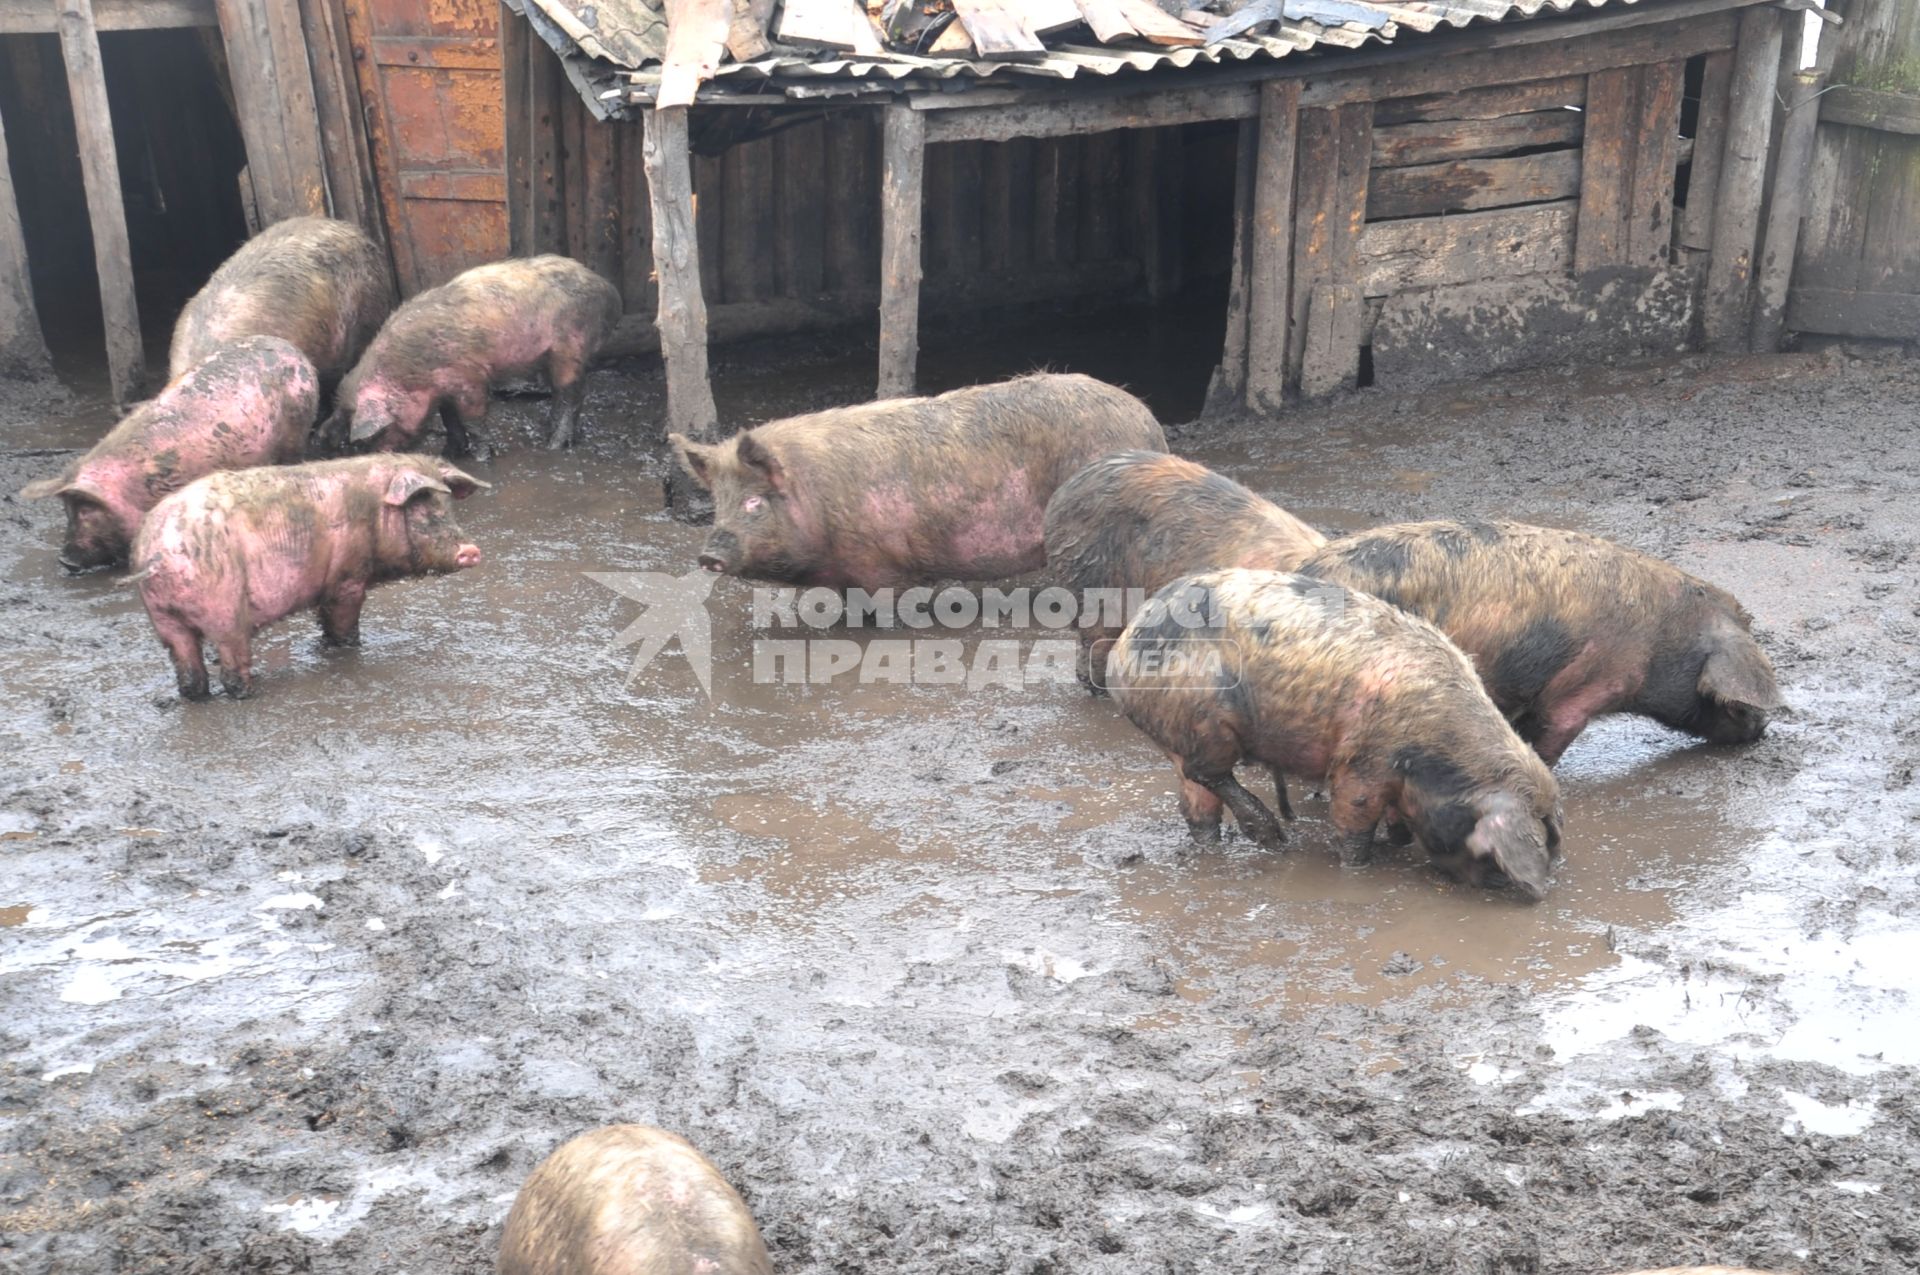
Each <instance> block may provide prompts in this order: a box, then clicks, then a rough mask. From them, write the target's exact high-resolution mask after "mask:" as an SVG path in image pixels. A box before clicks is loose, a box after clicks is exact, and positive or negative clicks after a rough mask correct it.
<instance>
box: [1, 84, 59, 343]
mask: <svg viewBox="0 0 1920 1275" xmlns="http://www.w3.org/2000/svg"><path fill="white" fill-rule="evenodd" d="M51 370H52V364H51V363H50V362H49V361H48V359H47V343H46V339H45V338H44V337H43V336H41V334H40V316H39V314H38V313H37V312H36V311H35V310H34V306H33V281H32V280H31V279H30V278H28V277H27V240H26V236H25V234H24V233H22V231H21V229H20V206H19V204H18V203H17V202H15V200H14V195H13V170H12V169H11V168H9V167H7V131H6V124H5V122H4V121H0V377H6V376H18V377H38V376H44V375H46V374H47V373H48V372H50V371H51Z"/></svg>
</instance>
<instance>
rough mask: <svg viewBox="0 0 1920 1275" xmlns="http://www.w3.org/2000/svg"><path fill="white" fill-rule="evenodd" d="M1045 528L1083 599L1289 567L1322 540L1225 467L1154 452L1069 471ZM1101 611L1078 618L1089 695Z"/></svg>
mask: <svg viewBox="0 0 1920 1275" xmlns="http://www.w3.org/2000/svg"><path fill="white" fill-rule="evenodd" d="M1045 532H1046V543H1047V572H1048V574H1049V575H1050V576H1051V577H1052V578H1053V581H1054V583H1056V584H1058V585H1061V586H1063V587H1065V588H1067V589H1070V590H1072V591H1073V592H1074V593H1075V595H1076V596H1079V597H1082V598H1084V597H1085V596H1086V593H1087V591H1088V590H1091V589H1120V590H1126V591H1129V594H1130V595H1132V596H1138V597H1143V598H1144V597H1150V596H1152V595H1153V594H1154V593H1157V592H1159V590H1160V588H1161V587H1162V586H1163V585H1165V584H1167V583H1169V582H1170V581H1173V580H1177V579H1179V578H1180V577H1181V576H1184V575H1191V574H1193V573H1194V572H1196V571H1206V570H1208V569H1210V568H1213V567H1252V568H1257V569H1259V570H1263V571H1291V570H1293V569H1294V568H1295V567H1296V566H1298V565H1299V564H1300V563H1302V562H1304V561H1306V559H1307V558H1308V557H1309V556H1310V555H1311V554H1312V553H1313V552H1314V550H1316V549H1318V548H1319V547H1320V546H1321V545H1323V544H1325V543H1327V538H1326V537H1325V536H1323V535H1321V534H1320V533H1319V532H1318V531H1315V530H1314V529H1313V528H1312V527H1309V526H1308V525H1307V524H1306V523H1304V522H1301V521H1300V520H1299V519H1298V518H1296V517H1294V516H1293V515H1292V514H1290V513H1288V512H1287V511H1286V510H1284V509H1282V508H1281V507H1280V506H1278V505H1276V504H1274V503H1273V502H1272V501H1270V500H1265V499H1263V498H1261V497H1259V496H1256V495H1254V494H1253V493H1252V492H1251V491H1248V490H1247V489H1246V488H1245V487H1242V486H1241V485H1240V484H1239V483H1237V482H1235V481H1233V479H1231V478H1228V477H1227V476H1226V475H1225V474H1218V473H1215V472H1214V471H1213V470H1211V469H1208V468H1207V467H1206V466H1204V465H1196V464H1195V463H1194V462H1192V461H1190V460H1183V459H1181V458H1180V457H1178V456H1169V455H1164V454H1162V453H1159V452H1121V453H1119V454H1117V455H1113V456H1107V457H1103V458H1102V459H1100V460H1096V461H1095V462H1093V464H1091V465H1088V466H1087V467H1086V468H1085V469H1083V470H1081V471H1080V472H1079V473H1077V474H1075V475H1074V476H1073V477H1072V478H1069V479H1068V480H1067V481H1066V482H1065V483H1063V484H1062V485H1061V487H1060V490H1059V491H1056V492H1054V493H1053V499H1052V500H1050V501H1048V502H1047V517H1046V525H1045ZM1132 591H1138V592H1137V595H1135V594H1133V592H1132ZM1101 618H1102V613H1101V612H1100V611H1099V610H1097V609H1094V610H1091V611H1089V612H1087V613H1084V614H1083V615H1082V616H1081V621H1080V624H1081V628H1080V659H1079V665H1078V669H1079V674H1080V681H1081V683H1082V685H1084V686H1086V687H1087V689H1088V690H1090V691H1092V692H1093V693H1094V694H1096V695H1097V694H1101V693H1102V692H1103V689H1104V688H1102V687H1101V686H1100V684H1099V671H1100V670H1101V669H1103V668H1105V667H1106V658H1107V651H1108V649H1109V648H1111V647H1112V645H1113V640H1114V639H1115V638H1117V637H1119V636H1120V627H1119V625H1106V624H1102V623H1099V621H1100V620H1101ZM1106 618H1112V617H1106ZM1280 800H1281V805H1282V806H1283V807H1284V806H1285V805H1286V797H1285V795H1284V793H1283V794H1282V796H1281V799H1280Z"/></svg>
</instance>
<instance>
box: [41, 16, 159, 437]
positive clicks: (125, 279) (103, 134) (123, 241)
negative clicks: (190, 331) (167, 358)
mask: <svg viewBox="0 0 1920 1275" xmlns="http://www.w3.org/2000/svg"><path fill="white" fill-rule="evenodd" d="M60 52H61V56H62V57H63V58H64V59H65V60H66V65H67V95H68V96H69V97H71V98H72V99H73V124H74V131H75V133H76V134H77V135H78V138H79V142H80V173H81V178H82V181H83V183H84V185H85V187H86V194H87V220H88V222H89V224H90V225H91V226H92V228H93V265H94V270H95V272H96V274H97V276H98V278H99V283H100V312H101V316H102V317H103V318H104V319H105V321H106V333H107V380H108V383H109V385H110V386H111V388H112V391H113V401H114V402H115V403H118V404H120V405H121V406H123V407H124V406H126V405H127V404H129V403H131V402H133V401H134V399H135V398H136V397H138V395H139V392H140V389H141V385H142V383H143V382H144V381H145V380H146V352H145V348H144V347H143V346H142V344H141V340H140V311H139V307H138V306H137V304H136V303H135V301H134V291H133V250H132V249H131V247H129V245H128V242H127V217H126V205H125V202H124V201H123V199H122V198H121V194H120V161H119V157H118V156H117V154H116V153H115V150H114V144H113V116H112V115H111V114H110V113H109V111H108V109H107V77H106V72H105V71H104V70H103V69H102V67H101V64H100V36H99V33H98V32H97V31H95V29H94V25H93V5H92V3H91V2H90V0H60Z"/></svg>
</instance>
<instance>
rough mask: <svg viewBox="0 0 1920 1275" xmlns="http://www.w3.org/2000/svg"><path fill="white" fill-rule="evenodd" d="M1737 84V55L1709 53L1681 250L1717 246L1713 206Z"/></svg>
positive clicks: (1725, 51)
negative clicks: (1730, 96)
mask: <svg viewBox="0 0 1920 1275" xmlns="http://www.w3.org/2000/svg"><path fill="white" fill-rule="evenodd" d="M1732 81H1733V51H1732V50H1731V49H1722V50H1721V51H1720V52H1718V53H1709V54H1708V55H1707V59H1706V65H1705V67H1704V68H1703V72H1702V75H1701V78H1700V112H1699V114H1698V116H1697V117H1696V118H1695V120H1694V125H1693V167H1692V168H1691V169H1690V170H1688V174H1687V207H1686V210H1685V211H1684V212H1683V213H1681V215H1680V246H1681V247H1682V248H1689V249H1697V250H1700V251H1705V250H1706V249H1708V248H1711V247H1712V246H1713V206H1714V203H1715V199H1716V197H1717V195H1718V193H1719V190H1720V162H1721V160H1722V158H1723V157H1724V155H1725V152H1726V143H1727V94H1728V91H1729V89H1730V88H1731V86H1732Z"/></svg>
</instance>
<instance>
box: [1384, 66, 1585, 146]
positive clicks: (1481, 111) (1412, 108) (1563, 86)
mask: <svg viewBox="0 0 1920 1275" xmlns="http://www.w3.org/2000/svg"><path fill="white" fill-rule="evenodd" d="M1586 100H1587V81H1586V77H1584V76H1579V75H1562V76H1557V77H1555V78H1553V79H1550V80H1528V81H1527V82H1526V83H1524V84H1497V85H1494V86H1493V87H1491V88H1484V89H1468V90H1467V91H1465V92H1464V93H1430V94H1427V95H1425V96H1423V97H1398V98H1389V99H1388V100H1386V101H1384V102H1380V103H1378V104H1376V105H1375V106H1374V108H1373V127H1374V129H1375V130H1376V133H1377V132H1378V131H1380V130H1382V129H1384V128H1385V126H1387V125H1390V124H1412V123H1416V122H1418V121H1421V120H1490V119H1498V118H1499V117H1500V116H1502V115H1518V114H1521V113H1522V112H1526V111H1547V110H1553V109H1554V108H1556V107H1563V106H1583V105H1585V104H1586Z"/></svg>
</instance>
